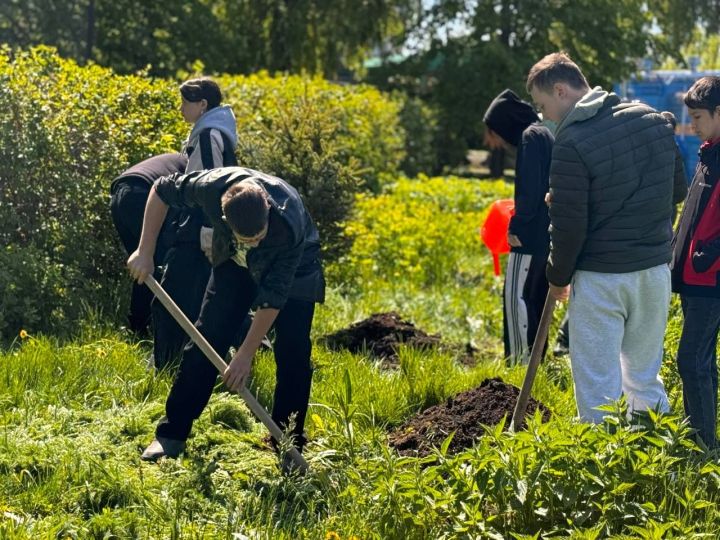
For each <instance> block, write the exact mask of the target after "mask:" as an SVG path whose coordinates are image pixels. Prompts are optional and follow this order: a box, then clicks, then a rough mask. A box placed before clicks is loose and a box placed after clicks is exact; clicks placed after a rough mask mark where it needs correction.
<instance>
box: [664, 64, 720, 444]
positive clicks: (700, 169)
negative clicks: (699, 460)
mask: <svg viewBox="0 0 720 540" xmlns="http://www.w3.org/2000/svg"><path fill="white" fill-rule="evenodd" d="M685 105H686V106H687V107H688V111H689V115H690V120H691V122H692V125H693V128H694V129H695V132H696V133H697V134H698V136H699V137H700V140H702V141H704V142H703V143H702V145H701V146H700V161H699V163H698V164H697V167H696V169H695V176H694V178H693V181H692V184H691V185H690V192H689V194H688V198H687V201H686V202H685V207H684V208H683V212H682V214H681V216H680V221H679V223H678V227H677V232H676V233H675V237H674V238H673V256H672V263H671V265H670V267H671V272H672V286H673V291H674V292H676V293H679V294H680V302H681V304H682V310H683V318H684V322H683V329H682V335H681V336H680V343H679V345H678V352H677V364H678V371H679V372H680V377H681V379H682V382H683V401H684V404H685V414H687V415H688V416H689V417H690V425H691V426H692V427H693V428H694V429H695V430H696V431H697V435H698V437H699V442H701V443H702V444H704V445H705V446H706V447H707V448H708V449H714V448H717V447H718V442H717V438H716V422H717V398H718V373H717V357H716V350H717V338H718V328H720V77H703V78H701V79H699V80H698V81H696V82H695V84H693V85H692V87H691V88H690V90H688V93H687V94H686V95H685Z"/></svg>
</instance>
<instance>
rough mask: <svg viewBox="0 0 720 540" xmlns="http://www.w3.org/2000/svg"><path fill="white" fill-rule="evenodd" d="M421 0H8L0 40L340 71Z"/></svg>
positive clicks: (241, 65) (184, 66)
mask: <svg viewBox="0 0 720 540" xmlns="http://www.w3.org/2000/svg"><path fill="white" fill-rule="evenodd" d="M420 13H421V10H420V9H419V8H418V3H417V0H392V1H385V0H366V1H362V2H360V1H357V0H164V1H163V2H146V1H145V0H67V1H65V2H56V1H54V0H4V1H3V2H2V3H0V41H2V42H5V43H9V44H11V45H13V46H20V47H28V46H31V45H36V44H41V43H42V44H47V45H54V46H56V47H57V48H58V50H59V51H60V52H61V54H63V55H64V56H68V57H72V58H74V59H77V60H88V59H91V60H94V61H96V62H98V63H100V64H102V65H105V66H108V67H112V68H114V69H115V70H116V71H118V72H121V73H128V72H134V71H137V70H140V69H144V68H146V67H147V66H148V65H149V66H151V67H150V72H151V73H152V74H154V75H161V76H166V75H175V74H176V73H177V71H178V70H188V69H190V67H191V66H192V65H193V64H194V63H195V62H196V61H197V60H200V61H201V62H202V63H203V64H204V65H205V67H206V68H207V69H208V70H209V71H212V72H229V73H249V72H253V71H257V70H259V69H269V70H271V71H288V72H292V73H297V72H301V71H307V72H310V73H322V74H324V75H326V76H328V77H330V78H333V77H334V76H335V75H336V74H337V72H338V71H339V70H340V69H341V68H343V67H344V66H349V65H350V66H351V65H356V64H358V63H359V62H360V61H361V60H362V58H363V56H364V55H365V53H366V52H367V51H368V50H369V49H370V48H372V47H374V46H376V45H380V44H382V43H383V42H385V41H386V40H389V39H392V38H394V37H397V36H401V35H403V34H404V32H405V30H406V26H407V25H408V24H409V23H412V22H413V21H414V19H415V18H416V17H418V16H419V14H420Z"/></svg>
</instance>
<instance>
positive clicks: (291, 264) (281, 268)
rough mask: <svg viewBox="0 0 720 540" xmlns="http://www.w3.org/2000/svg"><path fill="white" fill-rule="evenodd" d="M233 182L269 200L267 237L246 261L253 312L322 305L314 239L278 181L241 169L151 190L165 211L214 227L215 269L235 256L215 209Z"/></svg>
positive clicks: (166, 182)
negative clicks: (253, 288)
mask: <svg viewBox="0 0 720 540" xmlns="http://www.w3.org/2000/svg"><path fill="white" fill-rule="evenodd" d="M236 182H252V183H253V184H255V185H256V186H258V187H260V188H261V189H263V190H264V191H265V192H266V193H267V194H268V195H269V201H270V221H269V225H268V233H267V236H266V237H265V238H264V239H263V240H262V241H261V242H260V244H259V245H258V246H257V247H256V248H251V249H250V250H249V251H248V252H247V257H246V261H247V267H248V270H249V271H250V274H251V275H252V277H253V280H254V281H255V283H257V285H258V295H257V297H256V299H255V302H254V307H255V308H276V309H281V308H282V307H283V306H284V305H285V301H286V300H287V299H288V298H295V299H300V300H307V301H311V302H322V301H324V298H325V281H324V277H323V272H322V266H321V264H320V237H319V235H318V231H317V228H316V227H315V224H314V223H313V221H312V219H311V217H310V214H308V212H307V210H306V209H305V206H304V204H303V202H302V199H301V198H300V195H299V194H298V192H297V191H296V190H295V188H293V187H292V186H291V185H290V184H288V183H287V182H285V181H284V180H281V179H280V178H276V177H274V176H270V175H268V174H265V173H262V172H259V171H255V170H252V169H246V168H243V167H222V168H219V169H213V170H210V171H196V172H192V173H188V174H175V175H172V176H167V177H164V178H161V179H159V180H158V181H157V182H156V183H155V189H156V191H157V193H158V195H159V196H160V198H161V199H162V200H163V201H164V202H165V203H166V204H168V205H169V206H172V207H190V208H192V207H199V208H202V210H203V212H204V214H205V215H206V217H207V219H208V220H209V221H210V223H211V224H212V226H213V228H214V232H213V246H212V263H213V266H219V265H220V264H223V263H224V262H227V261H228V260H229V259H230V258H231V257H232V256H233V255H234V254H235V251H236V248H235V243H234V240H233V236H232V232H231V231H230V228H229V227H228V226H227V225H226V224H225V222H224V221H223V220H222V208H221V198H222V195H223V193H225V191H226V190H227V189H228V188H229V187H230V186H231V185H233V184H234V183H236Z"/></svg>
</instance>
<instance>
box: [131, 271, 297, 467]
mask: <svg viewBox="0 0 720 540" xmlns="http://www.w3.org/2000/svg"><path fill="white" fill-rule="evenodd" d="M145 285H147V286H148V288H149V289H150V290H151V291H152V292H153V294H154V295H155V297H156V298H157V299H158V300H160V302H161V303H162V305H163V306H165V309H167V310H168V312H170V314H171V315H172V316H173V318H174V319H175V320H176V321H177V323H178V324H179V325H180V326H181V327H182V328H183V330H185V332H187V334H188V336H190V339H192V340H193V343H195V345H197V346H198V347H199V348H200V350H201V351H202V352H203V353H205V356H206V357H207V359H208V360H210V362H212V364H213V365H214V366H215V367H216V368H217V370H218V371H219V372H220V373H221V374H222V373H225V370H226V369H227V364H226V363H225V362H224V361H223V359H222V358H220V355H219V354H218V353H217V352H215V349H213V348H212V347H211V346H210V344H209V343H208V342H207V340H206V339H205V338H204V337H203V335H202V334H201V333H200V332H199V331H198V329H197V328H195V326H194V325H193V323H191V322H190V319H188V318H187V317H186V316H185V314H184V313H183V312H182V311H181V310H180V308H179V307H177V305H175V302H173V299H172V298H170V295H169V294H168V293H166V292H165V289H163V288H162V287H161V286H160V284H159V283H158V282H157V281H156V280H155V278H154V277H153V276H152V275H149V276H148V277H146V278H145ZM238 394H240V397H241V398H242V399H243V401H244V402H245V404H246V405H247V406H248V408H249V409H250V410H251V411H252V412H253V414H254V415H255V416H256V417H257V418H258V419H259V420H260V421H261V422H262V423H263V424H265V427H267V428H268V430H269V431H270V433H271V435H272V436H273V437H274V438H275V440H276V441H283V442H284V443H287V444H282V445H281V447H284V448H285V447H289V448H290V449H289V450H288V454H289V455H290V457H291V458H292V460H293V461H294V462H295V464H296V465H297V466H298V468H299V469H300V471H301V472H306V471H307V470H308V468H309V465H308V463H307V461H305V458H304V457H303V456H302V454H301V453H300V452H299V451H298V449H297V448H295V447H294V446H293V445H292V444H291V443H290V442H289V441H286V437H285V434H284V433H283V432H282V430H281V429H280V428H279V427H278V425H277V424H276V423H275V422H274V421H273V419H272V417H271V416H270V415H269V414H268V412H267V411H266V410H265V409H264V408H263V406H262V405H260V403H258V401H257V400H256V399H255V396H253V395H252V394H251V393H250V390H248V389H247V387H246V386H243V387H242V388H241V389H240V391H239V392H238Z"/></svg>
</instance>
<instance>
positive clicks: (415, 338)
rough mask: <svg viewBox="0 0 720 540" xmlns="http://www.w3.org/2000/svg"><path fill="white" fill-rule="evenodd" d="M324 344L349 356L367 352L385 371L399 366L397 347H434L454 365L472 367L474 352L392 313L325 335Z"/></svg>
mask: <svg viewBox="0 0 720 540" xmlns="http://www.w3.org/2000/svg"><path fill="white" fill-rule="evenodd" d="M324 341H325V343H326V344H327V346H328V347H330V348H331V349H334V350H340V349H346V350H348V351H350V352H353V353H359V352H367V353H369V354H370V355H371V356H373V357H375V358H378V359H380V360H381V361H382V365H383V366H384V367H388V368H394V367H397V366H398V365H399V364H400V359H399V357H398V348H399V347H400V346H401V345H404V346H407V347H414V348H417V349H430V348H435V349H438V350H441V351H446V352H447V351H449V352H451V353H453V354H454V355H455V356H456V357H457V360H458V362H460V363H461V364H464V365H466V366H474V365H475V364H476V363H477V362H478V350H477V349H476V348H475V347H473V346H472V345H470V344H467V345H460V344H451V343H443V342H442V336H440V335H439V334H428V333H427V332H425V331H424V330H421V329H420V328H418V327H417V326H415V325H414V324H413V323H411V322H410V321H406V320H403V318H402V317H401V316H400V315H399V314H398V313H397V312H395V311H390V312H388V313H375V314H374V315H371V316H370V317H368V318H367V319H364V320H362V321H360V322H357V323H355V324H352V325H350V326H349V327H348V328H344V329H342V330H338V331H337V332H335V333H333V334H330V335H328V336H325V338H324Z"/></svg>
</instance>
